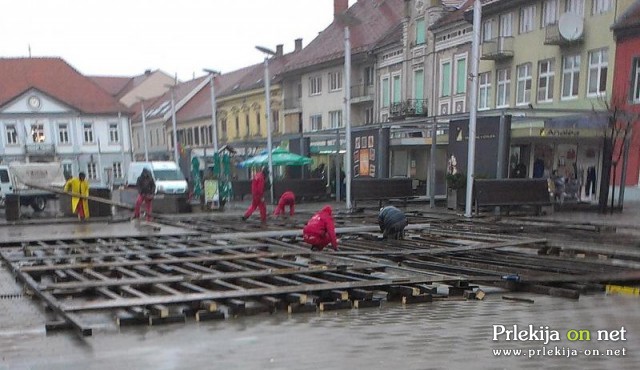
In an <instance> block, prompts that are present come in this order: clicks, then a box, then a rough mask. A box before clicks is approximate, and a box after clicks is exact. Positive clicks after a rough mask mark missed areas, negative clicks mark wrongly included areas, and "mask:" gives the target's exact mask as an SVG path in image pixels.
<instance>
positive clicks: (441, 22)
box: [429, 0, 474, 30]
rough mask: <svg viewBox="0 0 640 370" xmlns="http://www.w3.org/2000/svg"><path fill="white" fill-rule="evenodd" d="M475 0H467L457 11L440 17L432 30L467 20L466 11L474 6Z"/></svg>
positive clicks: (432, 26)
mask: <svg viewBox="0 0 640 370" xmlns="http://www.w3.org/2000/svg"><path fill="white" fill-rule="evenodd" d="M473 3H474V0H467V1H465V2H464V3H463V4H461V5H460V6H459V7H458V8H457V9H456V10H455V11H453V12H450V13H448V14H446V15H445V16H444V17H442V18H440V19H438V20H437V21H436V22H435V23H434V24H433V25H431V27H429V29H430V30H435V29H438V28H440V27H443V26H446V25H449V24H452V23H456V22H462V21H466V20H465V19H464V13H465V11H467V9H469V8H473Z"/></svg>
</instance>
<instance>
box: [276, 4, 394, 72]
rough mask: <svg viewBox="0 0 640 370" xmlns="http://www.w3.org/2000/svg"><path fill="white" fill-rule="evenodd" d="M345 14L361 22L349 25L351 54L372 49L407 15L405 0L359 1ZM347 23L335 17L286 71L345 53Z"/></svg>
mask: <svg viewBox="0 0 640 370" xmlns="http://www.w3.org/2000/svg"><path fill="white" fill-rule="evenodd" d="M345 16H346V17H348V18H351V19H356V20H358V21H359V22H357V23H356V24H353V25H350V26H349V31H350V43H351V53H352V54H355V53H360V52H364V51H369V50H371V49H373V48H375V47H376V43H377V42H378V41H379V40H380V39H381V38H382V37H384V36H386V35H387V34H388V33H389V32H390V31H391V30H392V29H393V28H394V27H396V26H397V24H398V23H400V22H401V20H402V19H403V17H404V0H359V1H357V2H356V3H355V4H353V5H352V6H351V7H350V8H349V9H348V10H347V11H346V12H345ZM344 27H345V23H344V22H343V21H341V20H339V19H336V18H334V20H333V22H332V23H331V24H330V25H329V26H328V27H327V28H326V29H325V30H324V31H322V32H321V33H320V34H319V35H318V36H317V37H316V38H315V39H313V41H311V43H309V45H307V47H305V48H304V49H302V50H301V51H300V52H298V53H296V55H295V56H293V57H292V58H291V60H290V61H289V64H288V65H287V67H286V69H285V71H284V72H288V71H293V70H296V69H302V68H305V67H308V66H312V65H317V64H321V63H324V62H328V61H333V60H335V59H339V58H342V57H343V56H344Z"/></svg>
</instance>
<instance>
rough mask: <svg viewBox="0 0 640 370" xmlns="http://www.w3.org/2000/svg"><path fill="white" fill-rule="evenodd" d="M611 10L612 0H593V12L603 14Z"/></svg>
mask: <svg viewBox="0 0 640 370" xmlns="http://www.w3.org/2000/svg"><path fill="white" fill-rule="evenodd" d="M609 10H611V0H593V13H592V14H594V15H595V14H602V13H605V12H608V11H609Z"/></svg>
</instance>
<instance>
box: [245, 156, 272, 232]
mask: <svg viewBox="0 0 640 370" xmlns="http://www.w3.org/2000/svg"><path fill="white" fill-rule="evenodd" d="M268 174H269V172H268V170H267V169H266V168H265V167H263V168H262V170H261V171H258V172H256V174H255V175H253V179H252V180H251V197H252V199H251V205H250V206H249V208H248V209H247V211H246V212H245V213H244V215H243V216H242V220H243V221H246V220H247V219H248V218H249V217H251V215H252V214H253V212H254V211H255V210H256V208H258V209H259V210H260V221H261V222H262V223H263V224H266V223H267V205H266V204H265V202H264V188H265V185H266V180H265V179H266V178H267V175H268Z"/></svg>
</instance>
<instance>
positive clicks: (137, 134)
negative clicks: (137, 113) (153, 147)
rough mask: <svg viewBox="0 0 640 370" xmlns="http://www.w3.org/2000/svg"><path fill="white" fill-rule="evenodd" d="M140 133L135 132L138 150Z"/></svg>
mask: <svg viewBox="0 0 640 370" xmlns="http://www.w3.org/2000/svg"><path fill="white" fill-rule="evenodd" d="M140 147H141V145H140V131H136V148H138V149H139V148H140Z"/></svg>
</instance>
